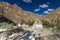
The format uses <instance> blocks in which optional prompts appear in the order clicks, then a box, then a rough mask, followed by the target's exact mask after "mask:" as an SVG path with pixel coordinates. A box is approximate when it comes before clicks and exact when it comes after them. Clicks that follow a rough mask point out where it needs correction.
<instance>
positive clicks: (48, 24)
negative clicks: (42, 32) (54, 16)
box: [42, 20, 54, 28]
mask: <svg viewBox="0 0 60 40" xmlns="http://www.w3.org/2000/svg"><path fill="white" fill-rule="evenodd" d="M42 24H43V26H44V28H53V27H54V24H52V23H49V22H48V21H45V20H44V21H42Z"/></svg>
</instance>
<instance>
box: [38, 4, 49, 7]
mask: <svg viewBox="0 0 60 40" xmlns="http://www.w3.org/2000/svg"><path fill="white" fill-rule="evenodd" d="M39 7H41V8H47V7H49V6H48V5H47V4H43V5H39Z"/></svg>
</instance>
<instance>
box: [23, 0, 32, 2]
mask: <svg viewBox="0 0 60 40" xmlns="http://www.w3.org/2000/svg"><path fill="white" fill-rule="evenodd" d="M23 1H24V2H26V3H32V0H23Z"/></svg>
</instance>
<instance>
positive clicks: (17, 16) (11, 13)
mask: <svg viewBox="0 0 60 40" xmlns="http://www.w3.org/2000/svg"><path fill="white" fill-rule="evenodd" d="M59 15H60V8H57V9H56V10H54V11H53V12H51V13H49V14H47V15H44V16H42V15H41V16H40V15H37V14H35V13H32V12H27V11H24V10H23V9H21V8H20V7H18V6H17V5H16V4H13V5H11V4H9V3H7V2H0V20H4V18H5V19H8V20H10V21H12V22H14V23H18V22H20V21H23V22H28V21H37V20H39V21H40V20H47V21H49V22H52V23H55V22H56V21H57V18H58V16H59ZM59 18H60V17H59Z"/></svg>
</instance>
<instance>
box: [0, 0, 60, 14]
mask: <svg viewBox="0 0 60 40" xmlns="http://www.w3.org/2000/svg"><path fill="white" fill-rule="evenodd" d="M1 1H2V2H8V3H10V4H17V5H18V6H19V7H21V8H22V9H23V10H26V11H31V12H34V13H36V14H47V13H49V12H52V11H53V10H55V9H56V8H58V7H60V0H0V2H1Z"/></svg>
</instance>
